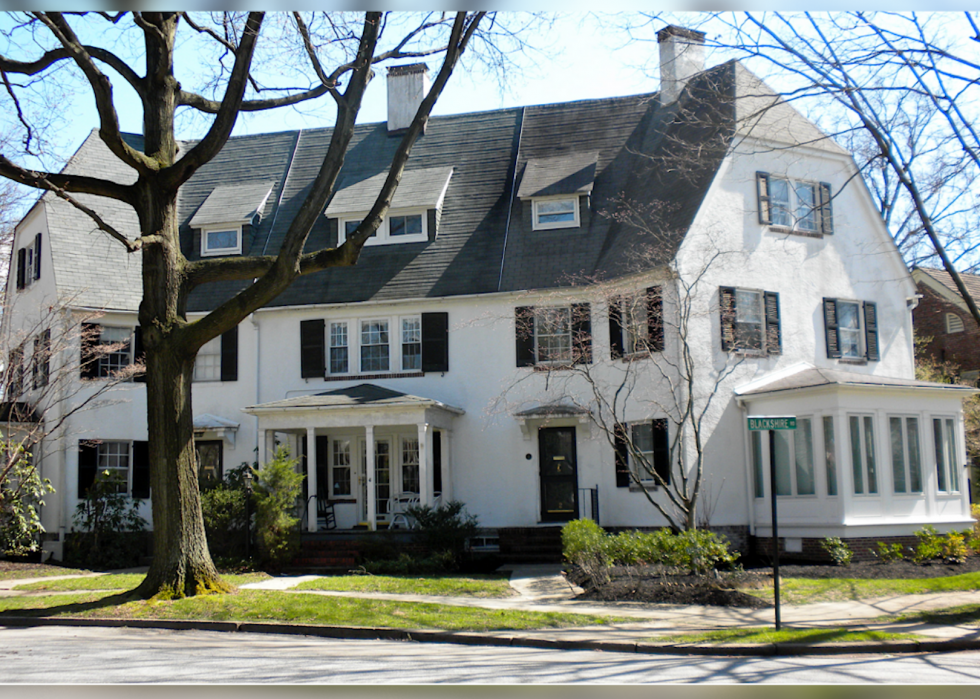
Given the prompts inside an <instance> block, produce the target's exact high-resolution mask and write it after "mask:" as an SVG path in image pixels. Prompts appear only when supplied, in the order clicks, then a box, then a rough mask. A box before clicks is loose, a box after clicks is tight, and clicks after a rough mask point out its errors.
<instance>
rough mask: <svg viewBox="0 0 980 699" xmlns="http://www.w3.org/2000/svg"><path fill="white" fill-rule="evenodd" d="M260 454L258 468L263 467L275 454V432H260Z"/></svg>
mask: <svg viewBox="0 0 980 699" xmlns="http://www.w3.org/2000/svg"><path fill="white" fill-rule="evenodd" d="M262 434H263V439H262V453H261V454H259V466H260V467H261V466H263V465H265V464H266V463H268V462H269V461H271V460H272V456H273V455H274V454H275V453H276V431H275V430H262Z"/></svg>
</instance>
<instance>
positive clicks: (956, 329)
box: [946, 313, 963, 335]
mask: <svg viewBox="0 0 980 699" xmlns="http://www.w3.org/2000/svg"><path fill="white" fill-rule="evenodd" d="M961 332H963V319H962V318H960V317H959V316H958V315H956V314H955V313H947V314H946V333H947V334H949V335H955V334H956V333H961Z"/></svg>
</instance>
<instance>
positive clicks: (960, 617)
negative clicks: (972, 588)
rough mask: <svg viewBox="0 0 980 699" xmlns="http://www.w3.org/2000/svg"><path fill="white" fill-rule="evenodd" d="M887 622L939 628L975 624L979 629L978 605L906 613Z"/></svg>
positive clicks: (979, 610) (979, 609)
mask: <svg viewBox="0 0 980 699" xmlns="http://www.w3.org/2000/svg"><path fill="white" fill-rule="evenodd" d="M887 619H888V621H906V622H922V623H924V624H938V625H941V626H966V625H969V624H976V625H977V626H978V627H980V604H962V605H960V606H958V607H946V608H944V609H932V610H929V611H925V612H908V613H907V614H899V615H897V616H893V617H887Z"/></svg>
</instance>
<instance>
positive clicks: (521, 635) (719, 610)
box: [0, 564, 980, 655]
mask: <svg viewBox="0 0 980 699" xmlns="http://www.w3.org/2000/svg"><path fill="white" fill-rule="evenodd" d="M506 570H509V571H510V573H511V577H510V584H511V587H512V588H513V590H514V592H515V594H514V595H513V596H511V597H506V598H489V599H488V598H474V597H436V596H431V595H399V594H385V593H369V592H360V593H357V592H329V591H311V590H304V591H303V592H302V593H303V594H314V595H322V596H324V597H359V598H364V599H383V600H401V601H409V602H430V603H438V604H445V605H451V606H460V607H481V608H485V609H514V610H526V611H535V612H564V613H577V614H591V615H596V616H606V617H611V618H613V619H616V621H610V622H609V623H607V624H604V625H602V626H589V627H574V628H565V629H540V630H533V631H495V632H482V633H481V632H467V633H456V632H433V631H413V630H408V629H362V628H346V627H315V626H308V625H298V624H276V623H270V624H254V623H244V622H242V623H238V622H220V623H218V622H193V621H189V622H156V621H150V620H147V621H143V620H140V621H133V620H112V621H111V622H104V623H108V624H109V625H113V626H120V625H122V626H127V625H128V626H149V627H154V628H201V629H213V630H221V631H260V632H265V633H292V634H308V635H323V636H331V637H353V638H372V637H373V638H405V639H412V640H419V641H423V640H432V641H438V642H455V643H467V644H473V643H486V644H493V645H500V644H504V645H532V646H536V647H537V646H547V647H557V648H590V649H602V650H609V651H626V652H645V653H686V654H694V653H696V654H711V655H773V654H790V653H794V654H818V653H819V654H827V653H859V652H865V653H881V652H923V651H927V650H929V651H936V650H963V649H980V628H978V626H977V625H976V623H975V622H974V623H973V625H972V626H945V625H944V626H934V625H929V624H923V623H909V622H893V621H888V620H885V621H882V620H881V618H882V617H884V616H894V615H898V614H902V613H908V612H916V611H925V610H930V609H939V608H944V607H952V606H957V605H961V604H970V603H980V591H978V590H973V591H965V592H950V593H942V594H927V595H902V596H895V597H889V598H883V599H878V600H867V601H844V602H827V603H819V604H808V605H803V606H789V605H783V606H782V608H781V619H782V622H783V625H784V626H786V627H793V628H840V627H846V628H847V629H848V630H850V631H858V630H863V629H868V630H881V631H888V632H893V633H909V634H916V635H919V636H922V637H925V638H927V639H929V640H928V641H920V642H916V641H904V642H896V643H857V644H855V643H846V644H842V643H825V644H818V645H806V646H804V645H796V644H751V645H748V644H745V645H731V644H730V645H724V646H711V645H701V646H691V645H676V644H674V645H672V644H670V643H669V642H664V641H659V642H657V643H656V644H651V643H649V640H650V639H651V638H663V637H670V636H672V635H677V634H690V633H697V632H702V631H711V630H716V629H725V628H738V627H742V628H749V627H769V628H772V626H773V624H774V610H773V609H771V608H769V609H745V608H738V607H708V606H696V605H667V604H647V603H640V602H592V601H580V600H577V599H575V596H576V594H578V593H580V592H581V589H578V588H575V587H574V586H573V585H572V584H571V583H569V582H568V580H567V579H566V578H565V576H564V575H563V574H562V571H561V566H560V565H557V564H556V565H534V566H531V565H516V566H509V567H507V569H506ZM126 572H137V571H126ZM91 575H93V574H85V575H76V576H58V577H56V578H53V579H64V578H68V577H91ZM318 577H320V576H316V575H300V576H284V577H277V578H271V579H269V580H264V581H262V582H258V583H251V584H247V585H242V586H241V587H242V589H252V590H279V591H286V592H290V591H293V588H295V587H296V586H297V585H299V584H300V583H302V582H304V581H307V580H314V579H316V578H318ZM43 579H52V578H32V579H29V580H7V581H0V596H9V595H19V594H26V593H24V592H18V591H15V590H12V589H11V588H13V587H15V586H16V585H18V584H21V583H26V582H37V581H39V580H43ZM296 592H297V594H299V591H296ZM38 623H44V624H71V623H73V621H72V620H70V619H62V618H57V619H43V620H38V619H29V618H20V619H13V618H10V617H7V618H2V619H0V624H5V625H17V626H20V625H29V624H38ZM75 623H78V624H84V625H92V624H99V623H100V621H99V620H93V619H79V620H75Z"/></svg>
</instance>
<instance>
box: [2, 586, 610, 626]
mask: <svg viewBox="0 0 980 699" xmlns="http://www.w3.org/2000/svg"><path fill="white" fill-rule="evenodd" d="M4 616H39V617H57V616H76V617H77V616H80V617H101V618H112V619H171V620H172V619H190V620H208V621H266V622H284V623H298V624H318V625H324V626H373V627H383V628H407V629H434V630H446V631H508V630H533V629H557V628H565V627H572V626H598V625H603V624H607V623H610V622H622V621H625V620H624V619H614V618H610V617H601V616H594V615H590V614H570V613H559V612H526V611H521V610H510V609H506V610H498V609H481V608H476V607H453V606H449V605H442V604H432V603H422V602H402V601H388V600H373V599H356V598H349V597H324V596H323V595H312V594H297V593H293V592H279V591H269V590H240V591H238V592H237V593H235V594H228V595H208V596H203V597H190V598H187V599H182V600H173V601H164V602H161V601H153V600H134V599H132V598H131V597H129V596H128V595H126V594H119V593H115V592H78V593H71V594H64V595H47V596H43V597H31V596H26V595H25V596H18V597H7V598H0V624H2V623H3V617H4Z"/></svg>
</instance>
